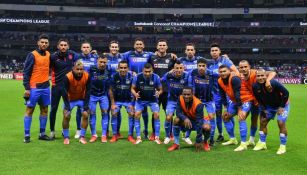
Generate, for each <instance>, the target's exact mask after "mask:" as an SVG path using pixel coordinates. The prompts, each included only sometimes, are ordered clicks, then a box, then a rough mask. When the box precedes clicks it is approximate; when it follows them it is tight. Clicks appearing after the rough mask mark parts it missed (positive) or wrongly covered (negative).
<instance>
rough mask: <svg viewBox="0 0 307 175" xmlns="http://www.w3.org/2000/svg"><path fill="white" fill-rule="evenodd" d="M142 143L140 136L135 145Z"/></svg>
mask: <svg viewBox="0 0 307 175" xmlns="http://www.w3.org/2000/svg"><path fill="white" fill-rule="evenodd" d="M140 143H142V139H141V137H140V136H138V137H136V141H135V143H134V144H136V145H137V144H140Z"/></svg>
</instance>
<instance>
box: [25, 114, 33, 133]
mask: <svg viewBox="0 0 307 175" xmlns="http://www.w3.org/2000/svg"><path fill="white" fill-rule="evenodd" d="M31 123H32V117H29V116H24V118H23V125H24V130H25V137H30V128H31Z"/></svg>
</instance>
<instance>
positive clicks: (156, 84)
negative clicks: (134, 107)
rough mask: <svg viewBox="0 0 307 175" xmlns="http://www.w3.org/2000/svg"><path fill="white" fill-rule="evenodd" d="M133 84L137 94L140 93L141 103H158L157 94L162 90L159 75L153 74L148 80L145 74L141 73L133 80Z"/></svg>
mask: <svg viewBox="0 0 307 175" xmlns="http://www.w3.org/2000/svg"><path fill="white" fill-rule="evenodd" d="M132 84H133V85H134V86H135V87H136V92H138V91H139V92H140V98H139V100H140V101H150V102H158V99H157V97H156V96H155V93H156V90H157V89H160V88H162V85H161V82H160V77H159V75H157V74H154V73H153V74H152V75H151V77H150V78H148V79H147V78H145V77H144V74H143V73H139V74H138V75H137V76H136V77H134V78H133V81H132Z"/></svg>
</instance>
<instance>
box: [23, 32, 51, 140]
mask: <svg viewBox="0 0 307 175" xmlns="http://www.w3.org/2000/svg"><path fill="white" fill-rule="evenodd" d="M37 45H38V48H37V49H35V50H34V51H32V52H30V53H29V54H28V55H27V58H26V61H25V67H24V70H23V77H24V79H23V86H24V88H25V92H24V98H25V99H27V101H26V106H27V107H26V112H25V116H24V143H29V142H30V141H31V140H30V128H31V123H32V115H33V112H34V109H35V106H36V103H38V104H39V107H40V117H39V122H40V134H39V137H38V139H39V140H50V138H49V137H48V136H47V135H46V134H45V129H46V124H47V115H48V105H49V104H50V89H49V86H50V83H49V71H50V69H49V66H50V53H49V52H48V51H47V48H48V46H49V38H48V36H47V35H44V34H42V35H40V36H39V38H38V40H37Z"/></svg>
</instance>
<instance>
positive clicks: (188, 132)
mask: <svg viewBox="0 0 307 175" xmlns="http://www.w3.org/2000/svg"><path fill="white" fill-rule="evenodd" d="M190 135H191V130H187V132H185V138H188V137H190Z"/></svg>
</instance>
